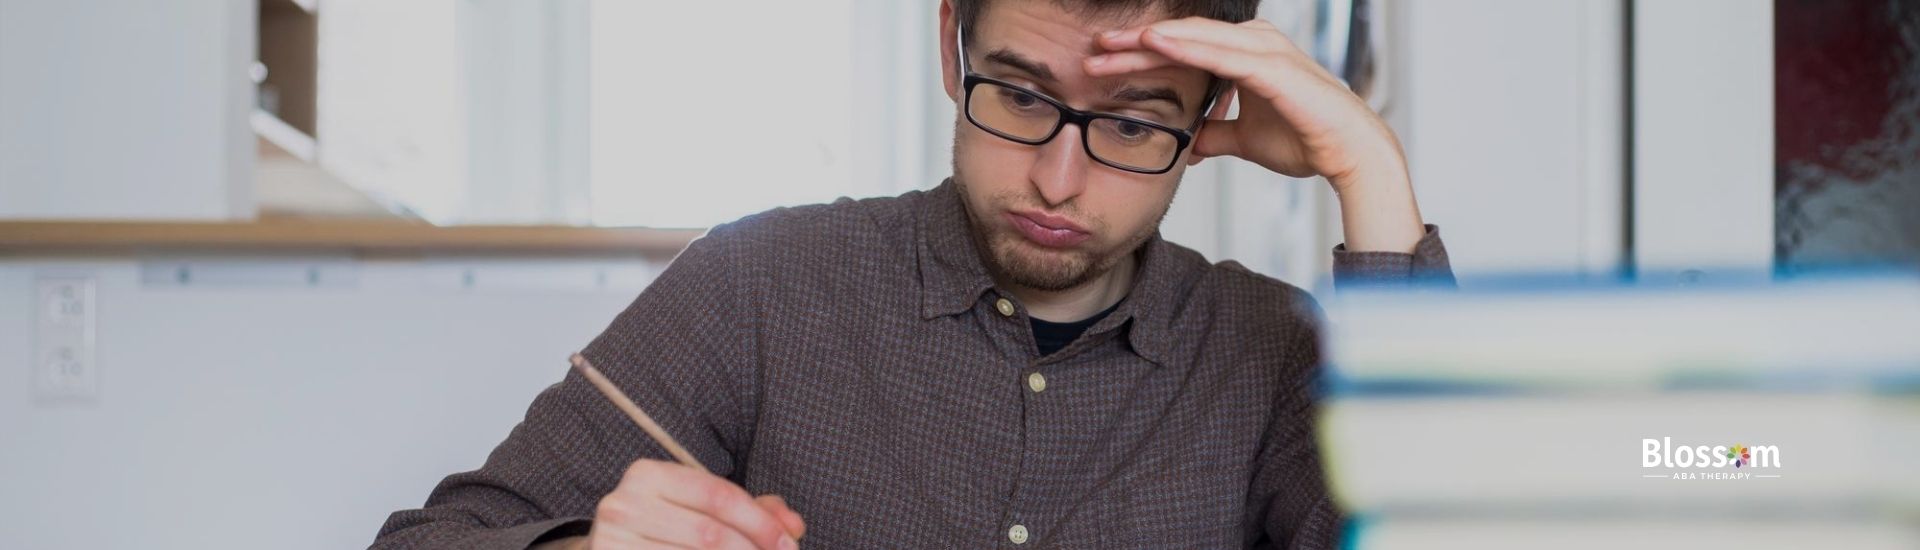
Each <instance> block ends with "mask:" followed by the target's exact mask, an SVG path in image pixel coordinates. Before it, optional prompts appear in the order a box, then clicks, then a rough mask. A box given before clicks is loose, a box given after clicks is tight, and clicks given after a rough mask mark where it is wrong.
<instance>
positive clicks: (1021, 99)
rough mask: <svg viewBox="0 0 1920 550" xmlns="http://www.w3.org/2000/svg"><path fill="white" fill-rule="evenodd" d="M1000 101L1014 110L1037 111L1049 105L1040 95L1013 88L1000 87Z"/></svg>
mask: <svg viewBox="0 0 1920 550" xmlns="http://www.w3.org/2000/svg"><path fill="white" fill-rule="evenodd" d="M1000 101H1001V102H1002V103H1006V104H1007V107H1008V108H1010V109H1012V110H1014V111H1021V112H1036V111H1041V110H1045V109H1047V108H1048V107H1049V105H1047V104H1046V103H1045V102H1043V101H1040V98H1039V97H1038V96H1035V95H1033V94H1030V93H1026V92H1023V91H1020V90H1015V89H1011V88H1000Z"/></svg>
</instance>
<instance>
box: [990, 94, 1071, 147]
mask: <svg viewBox="0 0 1920 550" xmlns="http://www.w3.org/2000/svg"><path fill="white" fill-rule="evenodd" d="M967 115H968V116H970V117H972V119H973V121H974V123H977V124H979V125H981V126H984V127H986V129H988V130H991V131H993V132H996V133H999V134H1002V135H1005V136H1008V137H1012V138H1014V139H1017V140H1024V141H1039V140H1042V139H1046V138H1047V135H1048V134H1051V133H1053V128H1054V126H1057V125H1059V124H1060V110H1059V109H1055V108H1054V107H1053V104H1051V103H1047V102H1046V100H1043V99H1040V98H1039V97H1038V96H1035V95H1033V93H1031V92H1028V91H1026V90H1022V89H1019V88H1013V87H1008V86H1001V85H999V84H994V83H992V82H981V83H979V84H976V85H974V87H973V93H972V94H970V95H969V96H968V99H967Z"/></svg>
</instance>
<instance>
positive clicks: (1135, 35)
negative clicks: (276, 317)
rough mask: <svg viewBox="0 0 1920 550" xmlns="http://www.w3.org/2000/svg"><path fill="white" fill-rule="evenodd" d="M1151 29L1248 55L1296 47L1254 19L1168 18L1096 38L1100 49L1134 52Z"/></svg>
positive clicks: (1168, 35)
mask: <svg viewBox="0 0 1920 550" xmlns="http://www.w3.org/2000/svg"><path fill="white" fill-rule="evenodd" d="M1148 30H1152V31H1154V32H1155V33H1158V34H1160V35H1162V36H1167V37H1170V38H1179V39H1181V40H1192V41H1196V42H1206V43H1211V44H1214V45H1217V46H1223V47H1230V48H1235V49H1241V50H1246V51H1249V52H1279V51H1285V50H1287V49H1289V48H1291V47H1292V46H1293V42H1292V41H1291V40H1288V39H1287V37H1286V35H1284V34H1281V33H1280V31H1279V30H1278V29H1276V28H1274V27H1273V25H1272V24H1269V23H1267V22H1266V21H1263V20H1259V19H1255V20H1252V21H1248V22H1246V23H1240V24H1233V23H1227V22H1225V21H1219V20H1214V19H1207V18H1204V17H1188V18H1185V19H1169V20H1165V21H1157V22H1154V23H1152V24H1148V25H1142V26H1138V27H1132V28H1127V29H1120V30H1117V31H1108V32H1106V33H1102V34H1101V35H1100V36H1099V37H1098V38H1097V43H1098V44H1099V45H1100V47H1101V48H1105V49H1107V50H1113V51H1120V50H1133V49H1140V48H1144V47H1146V46H1145V44H1144V42H1145V40H1146V39H1145V34H1146V31H1148Z"/></svg>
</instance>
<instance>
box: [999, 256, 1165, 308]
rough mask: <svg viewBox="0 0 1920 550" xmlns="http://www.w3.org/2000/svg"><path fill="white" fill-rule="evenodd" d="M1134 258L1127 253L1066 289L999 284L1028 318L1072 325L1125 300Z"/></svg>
mask: <svg viewBox="0 0 1920 550" xmlns="http://www.w3.org/2000/svg"><path fill="white" fill-rule="evenodd" d="M1134 262H1135V260H1134V258H1133V255H1132V254H1128V255H1127V256H1126V257H1125V258H1122V259H1121V260H1120V263H1119V264H1116V265H1114V266H1113V269H1109V270H1107V272H1106V274H1104V275H1101V276H1099V277H1094V278H1093V279H1092V280H1089V281H1087V282H1085V283H1081V284H1080V286H1076V287H1073V288H1069V289H1066V290H1036V289H1032V288H1027V287H1023V286H1020V285H1014V284H1005V283H1002V284H1001V285H1000V287H1001V288H1003V289H1006V291H1007V293H1008V294H1012V295H1013V297H1014V298H1017V299H1019V300H1020V304H1021V305H1024V306H1026V307H1027V315H1028V316H1031V317H1033V318H1035V319H1039V320H1042V321H1051V322H1056V323H1071V322H1075V321H1081V320H1085V319H1086V318H1088V317H1092V316H1093V315H1094V314H1096V313H1100V312H1102V311H1106V310H1107V308H1110V307H1113V305H1114V304H1118V303H1120V300H1121V299H1122V298H1126V297H1127V290H1128V289H1130V288H1132V287H1133V268H1134Z"/></svg>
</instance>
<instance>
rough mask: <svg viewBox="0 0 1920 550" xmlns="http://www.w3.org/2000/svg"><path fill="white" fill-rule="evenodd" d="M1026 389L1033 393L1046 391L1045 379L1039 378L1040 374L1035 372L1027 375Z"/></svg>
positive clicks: (1043, 377)
mask: <svg viewBox="0 0 1920 550" xmlns="http://www.w3.org/2000/svg"><path fill="white" fill-rule="evenodd" d="M1027 388H1029V389H1032V390H1033V393H1040V392H1043V391H1047V377H1045V376H1041V375H1040V373H1037V372H1036V373H1032V374H1028V375H1027Z"/></svg>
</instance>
